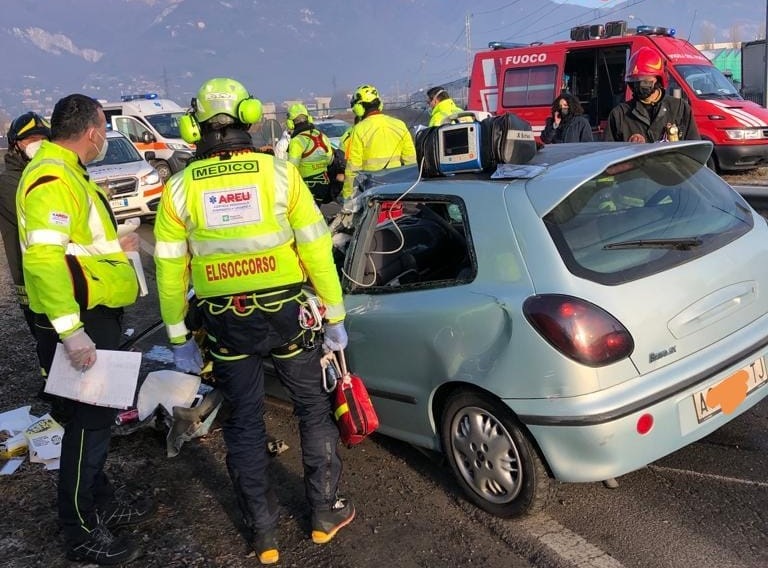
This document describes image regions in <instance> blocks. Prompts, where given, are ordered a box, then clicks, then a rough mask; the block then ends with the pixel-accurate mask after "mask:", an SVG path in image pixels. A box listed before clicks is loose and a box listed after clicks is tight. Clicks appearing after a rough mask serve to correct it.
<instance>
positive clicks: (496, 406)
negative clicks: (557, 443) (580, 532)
mask: <svg viewBox="0 0 768 568" xmlns="http://www.w3.org/2000/svg"><path fill="white" fill-rule="evenodd" d="M440 433H441V436H442V444H443V451H444V452H445V454H446V456H447V457H448V461H449V463H450V464H451V469H452V470H453V473H454V475H455V476H456V479H457V480H458V482H459V484H460V485H461V487H462V489H464V492H465V493H466V495H467V497H468V498H469V500H470V501H472V502H473V503H474V504H475V505H477V506H478V507H480V508H481V509H483V510H485V511H487V512H489V513H491V514H492V515H496V516H498V517H514V516H519V515H523V514H526V513H533V512H535V511H539V510H541V509H543V508H544V507H545V506H546V505H547V503H548V501H549V499H550V497H551V496H552V494H553V493H554V481H553V480H552V479H551V478H550V476H549V473H548V472H547V469H546V468H545V467H544V464H543V463H542V461H541V459H540V458H539V456H538V454H537V452H536V448H534V446H533V444H531V442H530V441H529V440H528V437H527V434H526V433H525V432H524V431H523V428H522V426H521V425H520V424H519V422H518V421H517V420H516V419H515V417H514V415H513V414H512V412H511V411H510V410H509V408H507V407H506V406H505V405H504V404H503V403H501V402H500V401H499V400H497V399H495V398H493V397H491V396H488V395H484V394H480V393H475V392H467V391H465V392H458V393H456V394H454V395H453V396H451V397H450V398H449V399H448V400H447V402H446V404H445V407H444V409H443V413H442V420H441V430H440Z"/></svg>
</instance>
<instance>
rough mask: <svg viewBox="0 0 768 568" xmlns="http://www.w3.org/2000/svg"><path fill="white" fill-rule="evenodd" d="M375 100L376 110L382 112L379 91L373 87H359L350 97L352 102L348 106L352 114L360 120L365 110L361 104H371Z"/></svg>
mask: <svg viewBox="0 0 768 568" xmlns="http://www.w3.org/2000/svg"><path fill="white" fill-rule="evenodd" d="M376 99H378V101H379V106H378V110H382V109H383V108H384V103H382V102H381V98H380V97H379V91H377V90H376V87H374V86H373V85H361V86H359V87H358V88H357V90H356V91H355V94H354V95H353V96H352V102H351V104H350V106H351V107H352V112H353V113H355V116H357V117H360V118H362V117H363V115H364V114H365V111H366V108H365V107H364V106H363V105H362V103H372V102H373V101H375V100H376Z"/></svg>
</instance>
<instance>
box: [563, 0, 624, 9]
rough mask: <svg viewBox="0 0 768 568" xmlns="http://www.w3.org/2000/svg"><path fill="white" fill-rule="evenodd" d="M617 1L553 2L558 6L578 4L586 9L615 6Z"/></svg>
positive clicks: (569, 0)
mask: <svg viewBox="0 0 768 568" xmlns="http://www.w3.org/2000/svg"><path fill="white" fill-rule="evenodd" d="M617 1H618V0H554V2H557V3H558V4H578V5H579V6H586V7H587V8H605V7H606V6H607V5H609V4H615V3H616V2H617Z"/></svg>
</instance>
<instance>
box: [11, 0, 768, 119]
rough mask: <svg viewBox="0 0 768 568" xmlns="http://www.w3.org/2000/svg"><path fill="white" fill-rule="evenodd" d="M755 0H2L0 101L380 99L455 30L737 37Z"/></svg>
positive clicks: (459, 66)
mask: <svg viewBox="0 0 768 568" xmlns="http://www.w3.org/2000/svg"><path fill="white" fill-rule="evenodd" d="M758 4H759V3H758V2H756V1H755V0H731V1H730V2H728V3H727V5H726V3H723V2H718V1H716V0H677V1H676V2H674V3H670V2H668V1H667V0H627V1H625V2H616V1H614V2H609V3H606V7H605V8H601V9H599V10H598V9H588V8H584V7H582V6H576V5H570V4H562V3H557V2H551V1H549V0H538V1H537V2H521V1H519V0H518V1H517V2H514V1H513V2H502V0H473V1H470V0H456V1H454V2H450V3H446V2H441V1H440V0H389V1H388V2H372V1H370V0H357V1H356V2H354V3H346V2H344V3H342V2H323V3H309V2H299V1H296V0H283V1H281V2H274V1H270V0H75V1H74V2H60V1H58V0H14V1H13V2H7V3H5V5H4V6H3V8H2V12H3V18H2V19H1V20H0V51H1V52H2V53H3V54H4V56H3V71H4V72H3V73H2V77H0V108H3V109H5V111H6V113H7V114H9V115H11V116H15V115H16V114H19V113H20V112H22V111H23V110H26V109H29V108H32V109H35V110H39V111H41V112H46V113H49V112H50V110H51V108H52V106H53V103H55V101H56V100H57V99H58V98H60V97H61V96H63V95H65V94H67V93H70V92H75V91H78V92H84V93H87V94H90V95H92V96H95V97H98V98H100V99H107V100H114V99H117V98H118V97H119V96H120V95H121V94H125V93H134V92H146V91H153V92H159V93H161V94H163V95H167V96H169V97H170V98H173V99H175V100H177V101H178V102H180V103H181V104H186V103H187V102H188V101H189V99H190V98H191V97H192V96H193V93H194V92H195V91H196V89H197V88H198V87H199V85H200V84H201V83H202V82H203V81H204V80H205V79H207V78H210V77H214V76H232V77H234V78H237V79H238V80H240V81H242V82H243V83H244V84H245V85H246V86H247V87H248V88H249V89H250V90H251V92H252V93H253V94H254V96H257V97H259V98H262V99H263V100H265V101H278V102H279V101H282V100H285V99H305V100H308V99H310V98H311V97H313V96H321V95H324V96H328V95H339V96H338V97H337V98H336V99H335V101H342V102H343V101H344V100H345V97H344V95H345V94H347V93H349V92H351V91H352V90H353V89H354V88H355V87H356V86H357V85H359V84H362V83H373V84H374V85H376V86H377V87H378V88H379V89H380V91H381V92H382V93H383V94H385V95H386V96H388V97H390V98H392V97H396V96H397V95H398V94H404V93H408V92H413V91H415V90H417V89H419V88H425V87H428V86H430V85H434V84H437V83H441V82H444V81H449V80H452V79H455V78H457V77H461V76H462V75H465V74H466V71H467V66H468V64H469V63H468V62H469V58H468V53H467V51H468V50H467V36H468V35H469V37H470V38H471V50H472V51H474V50H477V49H483V48H485V46H486V45H487V43H488V41H491V40H505V41H517V42H523V43H529V42H533V41H556V40H560V39H567V37H568V29H569V28H570V27H572V26H575V25H579V24H586V23H597V22H606V21H610V20H616V19H627V20H628V21H629V22H630V25H631V26H632V25H637V24H641V23H647V24H653V25H663V26H669V27H675V28H676V29H677V31H678V35H680V36H683V37H690V39H691V41H693V42H694V43H697V42H701V43H705V42H708V43H711V42H714V41H731V40H734V39H736V40H745V41H746V40H751V39H755V38H757V37H762V34H764V29H765V24H764V17H765V10H764V7H761V6H758ZM73 5H74V8H73ZM660 14H664V16H663V18H661V17H660ZM660 20H663V21H660ZM2 122H3V121H2V120H0V129H1V128H2Z"/></svg>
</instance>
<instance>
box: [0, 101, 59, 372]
mask: <svg viewBox="0 0 768 568" xmlns="http://www.w3.org/2000/svg"><path fill="white" fill-rule="evenodd" d="M50 137H51V128H50V126H49V124H48V122H47V121H46V120H45V119H44V118H43V117H41V116H40V115H39V114H37V113H35V112H25V113H24V114H22V115H21V116H19V117H17V118H16V119H15V120H14V121H13V122H11V126H10V128H9V129H8V152H6V154H5V156H4V160H5V171H3V172H2V173H0V234H2V237H3V245H4V246H5V257H6V259H7V260H8V268H9V270H10V272H11V279H12V280H13V284H14V287H15V288H16V297H17V299H18V301H19V306H20V307H21V310H22V311H23V312H24V318H25V319H26V320H27V326H28V327H29V332H30V333H31V334H32V337H34V338H37V335H38V334H39V333H40V330H38V329H37V327H36V326H35V324H34V316H33V314H32V311H31V310H30V309H29V298H28V297H27V290H26V288H25V287H24V274H23V271H22V268H21V248H20V246H19V222H18V220H17V217H16V188H17V187H18V186H19V180H20V179H21V173H22V172H23V171H24V168H25V167H26V165H27V164H28V163H29V161H30V160H31V159H32V157H33V156H34V155H35V153H36V152H37V150H38V149H39V148H40V145H41V144H42V141H43V140H48V139H49V138H50ZM39 356H40V353H39V346H38V358H39Z"/></svg>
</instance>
